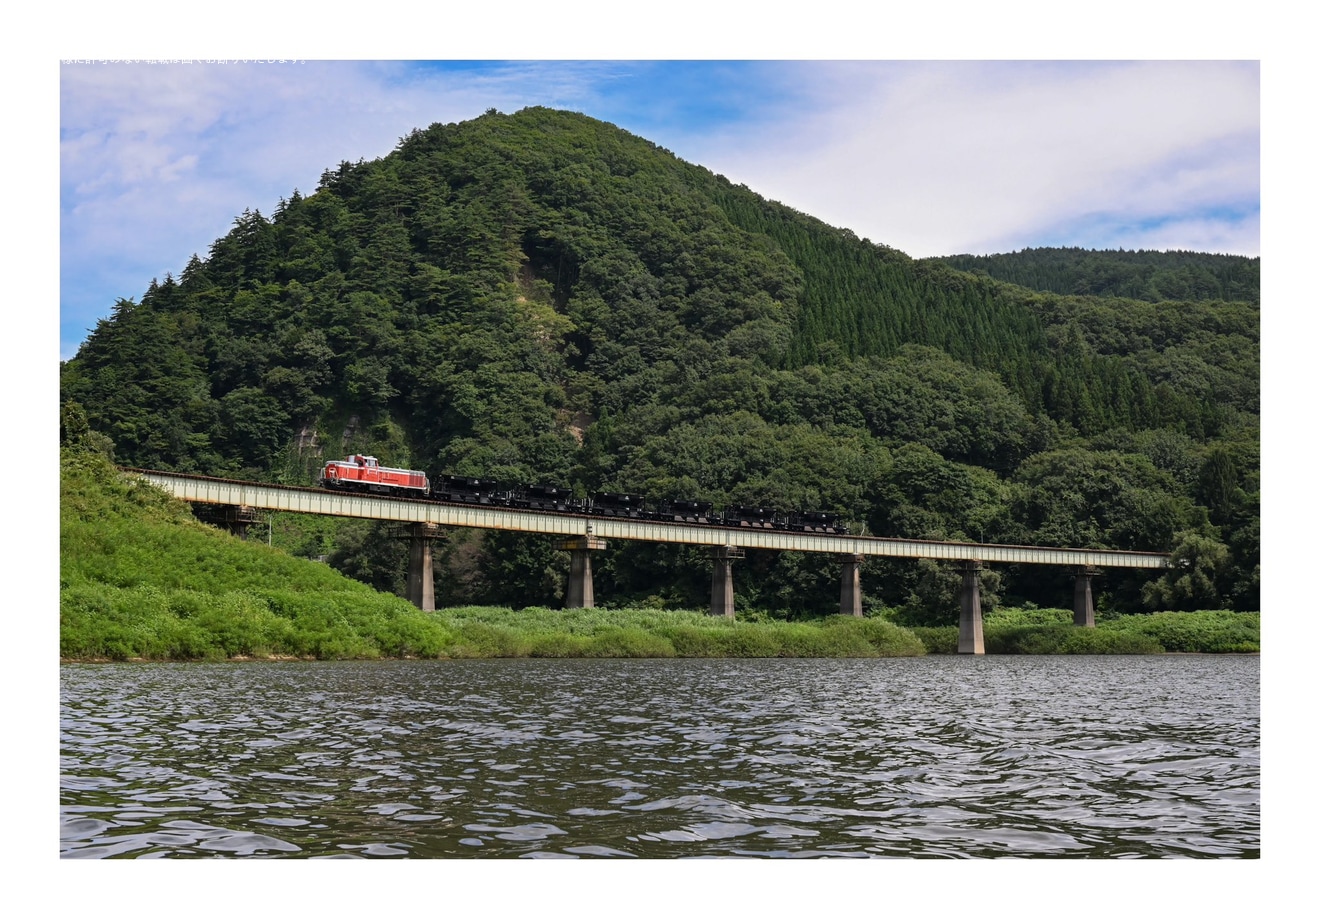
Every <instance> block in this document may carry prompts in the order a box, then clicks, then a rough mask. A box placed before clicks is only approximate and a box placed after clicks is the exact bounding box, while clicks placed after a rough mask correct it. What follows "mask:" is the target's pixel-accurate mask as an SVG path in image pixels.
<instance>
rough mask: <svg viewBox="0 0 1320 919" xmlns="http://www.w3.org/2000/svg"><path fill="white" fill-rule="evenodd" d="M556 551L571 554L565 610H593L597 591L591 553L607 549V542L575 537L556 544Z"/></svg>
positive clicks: (591, 537)
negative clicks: (592, 580) (593, 583)
mask: <svg viewBox="0 0 1320 919" xmlns="http://www.w3.org/2000/svg"><path fill="white" fill-rule="evenodd" d="M555 548H556V549H563V550H565V551H566V552H568V553H570V556H569V558H570V562H569V569H568V592H567V593H566V594H565V595H564V609H593V608H594V607H595V606H596V591H595V588H594V587H593V586H592V583H591V553H592V552H595V551H596V550H598V549H604V548H605V540H603V539H597V538H596V537H594V536H575V537H573V538H572V539H561V540H560V541H559V542H557V543H555Z"/></svg>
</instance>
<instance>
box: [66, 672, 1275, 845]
mask: <svg viewBox="0 0 1320 919" xmlns="http://www.w3.org/2000/svg"><path fill="white" fill-rule="evenodd" d="M1259 679H1260V670H1259V658H1256V657H1248V656H1204V657H1203V656H1186V657H1184V656H1167V657H1132V658H1129V657H1041V658H1032V657H984V658H967V657H931V658H924V659H901V660H824V661H822V660H764V661H763V660H734V661H728V660H718V661H650V660H644V661H541V660H507V661H435V662H420V661H419V662H374V663H290V664H282V663H253V664H219V665H209V664H164V665H158V664H97V665H66V666H64V667H62V668H61V695H60V729H61V730H60V733H61V779H60V782H61V802H60V816H61V822H62V836H61V840H62V841H61V854H62V856H63V857H66V858H106V857H130V858H132V857H146V858H154V857H171V856H172V857H180V856H190V857H215V856H221V857H230V856H261V857H313V856H348V857H368V858H370V857H404V856H412V857H426V856H431V857H434V856H450V857H514V856H528V857H547V858H548V857H623V858H626V857H644V858H657V857H659V858H670V857H685V856H753V857H780V858H801V857H819V856H849V857H857V858H862V857H877V856H880V857H883V856H890V857H893V856H898V857H913V856H916V857H996V856H1017V857H1039V856H1053V857H1060V856H1062V857H1085V856H1090V857H1120V856H1122V857H1141V856H1145V857H1150V856H1190V857H1225V856H1228V857H1244V856H1245V857H1258V856H1259V851H1260V694H1259Z"/></svg>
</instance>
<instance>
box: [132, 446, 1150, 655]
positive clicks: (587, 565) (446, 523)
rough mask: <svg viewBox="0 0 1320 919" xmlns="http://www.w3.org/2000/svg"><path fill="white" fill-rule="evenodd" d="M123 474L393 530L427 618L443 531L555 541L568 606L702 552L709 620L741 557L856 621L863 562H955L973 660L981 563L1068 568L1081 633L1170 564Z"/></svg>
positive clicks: (204, 500) (725, 606)
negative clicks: (612, 565)
mask: <svg viewBox="0 0 1320 919" xmlns="http://www.w3.org/2000/svg"><path fill="white" fill-rule="evenodd" d="M124 472H126V473H129V474H130V475H135V476H138V477H139V478H141V479H143V480H144V481H146V482H148V483H149V484H151V485H154V486H156V487H157V488H160V489H161V490H163V491H165V492H166V493H168V494H171V495H173V496H174V497H176V498H180V499H182V500H184V501H188V502H190V503H192V504H195V505H209V506H212V507H213V508H215V509H216V511H217V513H215V514H214V515H213V519H214V520H216V521H217V522H219V523H222V524H225V525H228V526H229V528H230V529H231V530H233V531H235V532H241V531H242V529H243V527H244V525H245V524H246V523H249V522H251V521H252V520H253V519H254V518H253V516H252V512H253V511H254V510H256V509H263V510H275V511H289V512H292V513H299V514H323V515H329V516H334V517H357V518H362V519H369V520H390V521H395V522H397V523H399V524H400V525H401V526H402V528H403V533H404V535H406V536H408V537H409V539H410V555H409V568H408V599H409V600H410V601H412V602H413V603H414V604H416V605H417V606H419V607H420V608H422V609H428V610H429V609H434V608H435V593H434V575H433V569H432V564H431V544H432V543H433V542H434V541H435V540H436V539H438V538H441V536H442V535H443V530H442V528H444V527H472V528H477V529H491V530H516V531H521V532H525V533H544V534H547V535H550V536H558V537H560V539H559V541H558V543H557V546H558V548H561V549H565V550H567V551H568V552H570V553H571V558H572V564H571V567H570V573H569V583H568V594H567V598H566V605H567V606H569V607H590V606H593V605H594V603H595V598H594V594H593V589H592V578H591V553H592V552H593V551H598V550H601V549H604V548H605V547H606V545H607V540H610V539H624V540H637V541H642V542H660V543H682V544H686V545H698V546H709V547H710V548H711V554H712V556H713V558H714V563H715V565H714V568H715V570H714V574H713V576H712V580H711V613H712V614H714V615H721V616H728V617H732V616H733V615H734V609H733V574H732V562H733V560H734V559H737V558H742V557H744V555H745V553H746V550H747V549H762V550H770V551H789V550H792V551H797V552H816V553H824V554H828V555H832V556H835V557H836V558H837V559H839V561H840V562H841V563H842V566H843V575H842V579H841V583H840V594H839V611H840V612H841V613H843V614H845V615H853V616H860V615H861V614H862V610H861V584H860V579H859V576H858V566H859V565H860V564H861V562H862V561H863V560H864V559H865V558H866V557H867V556H883V557H886V558H912V559H921V558H929V559H936V560H939V561H945V562H953V563H958V564H960V565H961V567H962V572H963V590H962V617H961V627H960V630H959V640H958V650H959V651H960V652H965V653H973V654H980V653H983V652H984V641H983V638H982V631H981V604H980V570H981V566H982V565H984V564H988V563H998V564H1026V565H1058V566H1065V567H1069V568H1072V569H1073V570H1074V572H1075V577H1076V580H1075V582H1074V583H1075V586H1074V591H1073V616H1074V622H1075V623H1076V624H1077V625H1081V626H1094V624H1095V608H1094V604H1093V601H1092V594H1091V578H1092V577H1093V576H1094V575H1095V574H1097V573H1098V571H1099V569H1101V568H1146V569H1162V568H1166V567H1168V564H1169V556H1168V555H1167V554H1164V553H1157V552H1131V551H1125V550H1121V549H1070V548H1061V547H1049V546H1007V545H994V544H986V543H960V542H939V541H934V540H920V539H893V538H888V537H879V536H843V535H837V534H823V533H805V532H797V531H790V530H776V529H761V528H754V527H732V526H713V525H699V524H689V523H672V522H665V521H656V520H639V519H631V518H622V517H598V516H593V515H591V514H590V513H563V512H556V511H540V510H526V509H520V508H512V507H497V506H491V505H477V504H458V503H447V502H439V501H430V500H420V499H412V498H394V497H386V496H381V495H370V494H353V493H345V492H336V491H327V490H324V489H319V488H304V487H298V486H291V485H269V484H264V483H259V482H241V481H236V480H232V479H217V478H211V477H207V476H198V475H186V474H183V473H177V472H159V471H154V470H145V469H125V470H124Z"/></svg>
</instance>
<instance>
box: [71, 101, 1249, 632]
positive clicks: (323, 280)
mask: <svg viewBox="0 0 1320 919" xmlns="http://www.w3.org/2000/svg"><path fill="white" fill-rule="evenodd" d="M1156 261H1158V260H1156ZM1178 264H1179V262H1178V261H1176V255H1175V260H1173V261H1170V262H1168V265H1169V266H1170V267H1169V270H1174V269H1175V268H1176V267H1177V266H1178ZM1157 274H1158V272H1157ZM1233 289H1234V291H1237V288H1233ZM1250 294H1251V295H1250V296H1245V295H1243V299H1242V300H1239V301H1227V300H1220V299H1204V298H1199V297H1191V298H1188V299H1183V300H1178V301H1165V302H1159V303H1150V302H1144V301H1141V300H1135V299H1123V298H1117V297H1095V296H1085V297H1083V296H1061V295H1058V294H1051V293H1046V292H1040V291H1032V290H1028V289H1026V288H1024V287H1021V286H1016V285H1013V284H1009V283H1006V282H1004V281H1000V280H996V279H994V278H991V277H989V276H987V275H983V274H972V273H967V272H964V271H959V270H956V269H954V268H952V267H949V266H948V265H943V264H937V263H933V262H929V261H923V262H916V261H914V260H912V259H910V258H908V257H907V256H905V255H903V254H902V253H900V252H897V251H895V250H893V249H891V248H887V247H885V246H883V245H877V244H873V243H871V242H869V241H867V240H862V239H858V238H857V237H856V236H855V235H853V234H852V233H850V232H848V231H845V230H838V229H835V228H831V227H829V226H826V225H825V224H823V223H821V222H820V221H818V220H815V219H813V218H811V217H809V216H807V215H804V214H801V213H798V212H796V211H794V210H792V209H790V208H787V207H785V206H783V205H780V204H777V203H774V202H770V201H766V200H764V199H763V198H761V197H760V196H758V195H756V194H755V193H754V192H753V191H751V190H750V189H747V188H746V187H743V186H735V185H733V184H731V183H730V182H728V181H727V180H726V179H724V178H723V177H722V176H718V175H714V174H712V173H710V172H709V171H708V170H705V169H702V168H700V167H698V166H695V165H692V164H688V163H685V162H683V161H681V160H679V159H677V158H676V157H674V156H673V155H671V154H670V153H669V152H668V151H665V150H663V149H661V148H658V147H656V146H655V145H654V144H651V143H649V142H647V141H645V140H642V139H640V138H637V137H635V136H632V135H630V134H628V133H626V132H624V131H621V130H619V129H618V128H615V127H614V126H612V125H609V124H605V123H603V122H600V121H596V120H593V119H590V118H587V117H585V116H582V115H577V114H571V113H565V112H558V111H553V110H548V109H542V108H534V109H526V110H523V111H521V112H518V113H517V114H514V115H503V114H499V113H497V112H494V111H491V112H488V113H486V115H484V116H482V117H480V118H477V119H475V120H473V121H470V122H465V123H461V124H449V125H440V124H437V125H433V126H432V127H430V128H428V129H426V130H418V131H414V132H413V133H412V134H410V135H408V136H407V137H405V138H403V139H402V140H401V141H400V142H399V145H398V147H397V148H396V150H395V151H394V152H393V153H391V154H390V155H389V156H386V157H384V158H382V159H380V160H377V161H374V162H359V163H356V164H350V163H342V164H340V165H339V166H338V167H337V168H335V169H330V170H327V171H326V172H325V173H324V174H323V175H322V177H321V181H320V184H319V186H318V188H317V189H316V190H315V192H314V193H312V194H308V195H305V196H304V195H302V194H300V193H299V192H297V191H294V192H293V193H292V194H291V195H290V196H289V198H288V199H287V200H284V201H282V202H281V203H280V206H279V207H278V208H277V210H276V212H275V213H274V214H273V215H271V216H270V217H267V216H264V215H262V214H260V213H257V212H255V211H245V212H244V213H243V215H242V216H240V217H239V218H238V219H237V220H236V221H235V225H234V228H233V229H232V230H231V231H230V233H229V234H228V235H227V236H225V237H224V238H222V239H219V240H217V241H215V243H214V244H213V245H212V246H211V247H210V250H209V252H208V253H207V256H206V257H205V258H201V257H197V256H194V258H193V259H192V260H191V261H190V262H189V264H188V265H187V266H185V267H184V268H183V269H182V271H181V273H180V274H179V276H178V277H177V278H175V277H172V276H167V277H166V278H165V279H164V280H163V281H160V282H158V283H157V282H153V283H152V285H151V286H150V288H149V289H148V290H147V291H146V292H145V293H144V295H143V296H142V298H141V301H140V302H134V301H132V300H122V301H120V302H119V303H117V304H116V305H115V307H114V310H113V314H112V315H111V317H110V318H108V319H105V320H102V321H101V322H99V323H98V324H97V327H96V329H95V330H94V331H93V332H92V334H91V335H90V337H89V338H88V340H87V341H86V342H85V343H84V345H83V346H82V348H81V349H80V350H79V352H78V354H77V355H76V356H75V357H74V358H73V359H72V360H70V361H68V362H66V363H65V364H64V365H63V366H62V368H61V369H62V372H61V391H62V392H61V396H62V400H74V401H76V402H78V403H80V404H81V405H82V406H83V407H84V409H85V412H86V416H87V418H88V421H89V423H90V425H91V427H92V428H93V429H94V430H96V431H98V432H100V433H103V434H105V435H108V436H109V437H110V438H111V439H112V440H113V442H114V445H115V451H116V453H115V455H116V459H117V461H119V462H120V463H123V464H126V465H136V466H144V467H153V468H172V469H178V470H184V471H197V472H202V473H208V474H219V475H228V476H244V477H252V478H259V479H273V480H276V481H284V482H290V483H307V482H310V481H312V480H314V478H315V476H316V472H317V470H318V469H319V466H320V464H321V462H322V461H323V459H324V458H331V457H336V458H337V457H340V456H342V455H344V454H345V453H347V452H349V451H354V450H358V451H365V452H371V453H374V454H375V455H377V456H379V457H381V459H382V461H384V462H387V463H390V464H394V465H403V466H411V467H415V468H424V469H426V470H427V471H428V472H430V473H431V474H432V475H435V474H436V473H439V472H442V471H443V472H454V473H459V474H466V475H476V476H483V477H489V478H497V479H502V480H504V481H507V482H511V483H512V482H520V483H533V482H543V483H558V484H564V485H570V486H572V487H573V488H574V489H575V490H577V491H578V492H579V493H586V492H590V491H595V490H608V491H626V492H636V493H641V494H645V495H648V496H651V497H654V498H663V497H678V498H691V499H700V500H710V501H713V502H715V503H716V504H717V505H721V504H724V503H726V502H731V503H747V504H758V505H774V506H778V507H781V508H785V509H825V510H838V511H841V512H843V513H844V514H845V515H846V516H847V517H848V518H849V519H850V520H851V521H853V525H854V528H855V529H854V531H859V530H862V529H863V528H864V531H865V532H867V533H873V534H881V535H893V536H904V537H924V538H948V539H970V540H977V541H987V542H1009V543H1028V544H1030V543H1037V544H1064V545H1073V546H1114V547H1121V548H1131V549H1150V550H1161V551H1167V550H1170V549H1172V548H1173V547H1174V546H1175V545H1182V546H1183V553H1184V554H1186V555H1188V557H1189V562H1188V565H1189V567H1188V570H1187V571H1185V572H1183V576H1182V577H1181V578H1179V579H1174V578H1166V579H1165V580H1164V581H1162V582H1160V583H1158V584H1152V585H1148V588H1147V590H1146V591H1145V597H1144V600H1145V602H1146V603H1147V605H1150V606H1166V607H1167V606H1173V607H1184V608H1186V607H1192V606H1202V607H1206V606H1217V605H1224V604H1232V605H1234V606H1236V607H1237V608H1241V609H1256V608H1258V605H1259V574H1258V571H1259V568H1258V566H1259V524H1258V517H1259V511H1258V493H1259V383H1258V380H1259V366H1258V365H1259V308H1258V305H1257V301H1258V294H1257V293H1256V292H1255V291H1254V290H1252V291H1250ZM1236 295H1237V294H1236V293H1235V296H1236ZM354 527H357V528H356V529H355V528H354ZM318 550H319V551H318ZM325 550H328V551H329V552H330V554H331V556H332V562H334V563H335V564H337V565H339V566H340V567H341V568H343V569H344V570H346V571H348V572H349V573H353V574H355V575H357V576H361V577H363V578H366V579H369V580H372V581H374V582H376V583H378V584H380V585H382V586H389V585H390V583H391V581H392V579H396V578H397V577H398V572H399V571H400V566H401V564H402V562H401V557H400V550H401V546H400V545H398V544H389V543H388V541H382V540H378V539H375V538H373V534H372V533H370V532H366V531H365V530H363V528H361V527H360V526H357V525H349V524H345V525H344V526H343V527H341V528H340V529H339V530H337V531H336V532H334V533H331V534H328V535H326V534H322V536H321V541H320V542H319V543H318V546H317V547H315V548H311V547H309V548H308V550H307V551H308V552H309V554H320V553H321V551H325ZM445 565H446V566H447V568H446V571H445V572H444V573H442V574H441V575H440V576H439V577H438V584H437V591H438V596H440V597H442V598H443V599H445V600H447V601H460V600H461V601H467V602H497V603H511V604H514V605H523V604H531V603H552V602H554V601H555V599H556V596H557V594H558V592H560V591H562V581H563V574H564V572H565V570H566V567H567V562H566V558H565V557H563V556H562V555H560V554H557V553H555V552H554V551H553V550H552V549H551V548H550V547H549V544H548V541H546V540H544V539H541V538H539V537H529V536H518V535H512V534H487V535H482V534H477V533H460V534H456V535H455V536H454V537H453V538H452V539H451V540H450V542H449V544H448V547H447V549H446V562H445ZM1002 575H1003V577H1002V582H1001V583H1000V584H999V589H1000V590H1001V591H1003V592H1004V593H1006V594H1008V595H1011V596H1013V597H1015V598H1018V599H1025V600H1031V601H1035V602H1041V603H1050V604H1057V603H1059V602H1061V598H1062V599H1063V601H1065V602H1066V598H1067V596H1068V595H1067V594H1066V592H1064V591H1065V587H1066V584H1067V583H1068V580H1067V577H1068V576H1067V573H1064V572H1054V571H1044V570H1016V569H1012V570H1007V571H1005V572H1002ZM596 579H597V580H596V585H597V586H596V594H597V598H598V602H606V603H609V602H615V603H652V604H655V603H664V604H668V605H687V606H697V607H700V606H701V605H703V604H704V603H705V602H706V597H707V595H708V589H709V562H708V561H707V560H706V559H705V558H704V557H703V556H702V554H701V553H700V552H698V551H697V550H695V549H678V548H657V547H655V546H637V545H620V546H617V547H615V546H612V547H611V549H610V550H609V552H607V553H604V554H603V556H602V558H601V559H600V560H599V561H597V562H596ZM836 579H837V572H835V571H834V570H832V566H831V565H829V564H827V563H824V562H823V561H822V559H819V558H814V557H802V556H800V555H795V554H792V553H785V554H783V555H765V556H758V555H756V554H751V557H749V559H748V560H747V561H746V562H745V563H740V567H739V574H738V575H737V577H736V579H735V583H736V585H737V587H738V590H739V594H740V597H739V604H740V607H742V608H759V609H762V610H767V611H770V612H772V613H774V614H776V615H787V614H803V613H813V612H819V611H826V610H828V609H829V608H830V607H831V606H832V605H833V604H834V603H835V602H837V601H836V598H837V580H836ZM989 580H990V581H993V580H995V579H994V578H993V577H992V578H990V579H989ZM1140 585H1141V580H1140V579H1135V580H1134V579H1133V578H1130V577H1126V576H1124V575H1121V574H1119V573H1114V574H1113V575H1112V576H1111V577H1109V578H1107V579H1106V580H1105V581H1103V582H1100V584H1099V586H1100V587H1101V589H1102V590H1103V591H1105V592H1104V594H1103V595H1102V605H1103V604H1111V605H1112V606H1113V607H1114V608H1124V609H1138V608H1141V606H1142V600H1143V598H1142V596H1140V592H1139V587H1140ZM864 586H865V589H866V590H867V592H868V603H871V604H873V605H878V604H885V605H890V606H898V605H906V606H908V607H909V609H910V610H912V611H913V615H917V614H918V613H919V611H921V610H939V609H944V607H943V606H942V604H943V603H945V602H946V598H947V591H948V589H949V586H948V579H947V577H945V576H944V573H943V572H941V571H940V570H939V569H938V568H936V567H935V566H933V565H925V564H921V565H915V564H912V563H906V562H903V563H900V562H885V561H874V562H868V563H867V567H866V568H865V569H864ZM955 613H956V609H955Z"/></svg>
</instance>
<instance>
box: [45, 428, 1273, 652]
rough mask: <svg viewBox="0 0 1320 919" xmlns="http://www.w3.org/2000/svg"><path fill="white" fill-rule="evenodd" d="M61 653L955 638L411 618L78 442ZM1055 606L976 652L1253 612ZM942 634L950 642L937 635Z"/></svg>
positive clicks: (832, 627) (65, 556) (1180, 628)
mask: <svg viewBox="0 0 1320 919" xmlns="http://www.w3.org/2000/svg"><path fill="white" fill-rule="evenodd" d="M60 497H61V500H60V656H61V657H62V658H65V659H79V660H129V659H144V660H226V659H232V658H272V657H296V658H308V659H320V660H325V659H340V658H355V659H373V658H382V657H425V658H465V657H896V656H912V655H920V654H924V653H926V652H927V650H930V651H932V652H936V653H949V652H952V651H954V650H956V646H957V629H956V628H953V629H938V628H917V629H912V630H909V629H906V628H904V627H902V626H900V625H898V624H896V623H894V622H891V621H889V620H888V618H880V617H877V618H865V619H858V618H854V617H843V616H828V617H823V618H819V619H814V620H811V621H805V622H788V621H783V620H780V619H776V618H774V617H773V616H769V615H764V614H763V615H759V616H758V615H753V616H751V617H749V619H744V620H742V621H730V620H727V619H723V618H717V617H711V616H709V615H706V614H705V613H702V612H696V611H692V610H664V609H655V608H632V609H591V610H551V609H546V608H538V607H531V608H526V609H522V610H517V611H515V610H512V609H508V608H495V607H457V608H452V609H445V610H441V611H438V612H435V613H424V612H421V611H420V610H418V609H416V608H415V607H413V606H412V605H410V604H408V603H407V602H405V601H404V600H401V599H399V598H397V597H394V596H390V595H387V594H381V593H377V592H376V591H373V590H371V589H370V588H368V587H366V586H364V585H362V584H359V583H357V582H355V581H352V580H350V579H348V578H346V577H344V576H343V575H341V574H339V573H338V572H336V571H334V570H333V569H331V568H329V567H328V566H326V565H322V564H317V563H315V562H309V561H306V560H303V559H297V558H292V557H290V556H288V555H286V554H285V553H283V552H281V551H279V550H277V549H271V548H268V547H267V546H264V545H262V544H260V543H249V542H244V541H242V540H239V539H236V538H234V537H232V536H229V535H227V534H225V533H222V532H221V531H219V530H216V529H214V528H211V527H208V526H206V525H204V524H201V523H199V522H197V521H196V520H195V519H193V517H192V515H191V513H189V511H188V508H187V506H186V505H184V504H182V503H181V502H178V501H175V500H174V499H171V498H168V497H166V496H165V495H164V494H162V493H161V492H159V491H157V490H156V489H154V488H151V487H149V486H146V485H142V484H140V483H138V482H136V481H135V480H133V479H131V478H128V477H125V476H123V475H121V474H120V473H118V472H117V470H115V468H114V467H113V466H112V465H111V464H110V463H109V461H108V460H107V459H106V457H105V456H104V455H102V454H100V453H96V452H90V451H88V450H85V449H78V448H67V447H66V448H64V449H62V450H61V495H60ZM1070 616H1071V613H1068V612H1067V611H1064V610H1036V611H1000V612H998V613H996V614H993V615H990V616H988V617H987V619H986V644H987V650H989V651H991V653H1074V654H1081V653H1085V654H1091V653H1153V652H1159V651H1162V650H1171V651H1216V652H1223V651H1256V650H1259V616H1258V615H1247V614H1241V613H1230V612H1218V613H1165V614H1159V615H1155V616H1137V617H1123V618H1121V619H1119V620H1116V621H1106V622H1103V623H1102V624H1101V626H1100V628H1098V629H1096V630H1083V629H1076V628H1074V627H1073V626H1072V625H1071V624H1070V623H1071V620H1070V618H1069V617H1070ZM950 635H951V636H952V638H951V639H950V637H949V636H950Z"/></svg>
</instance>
